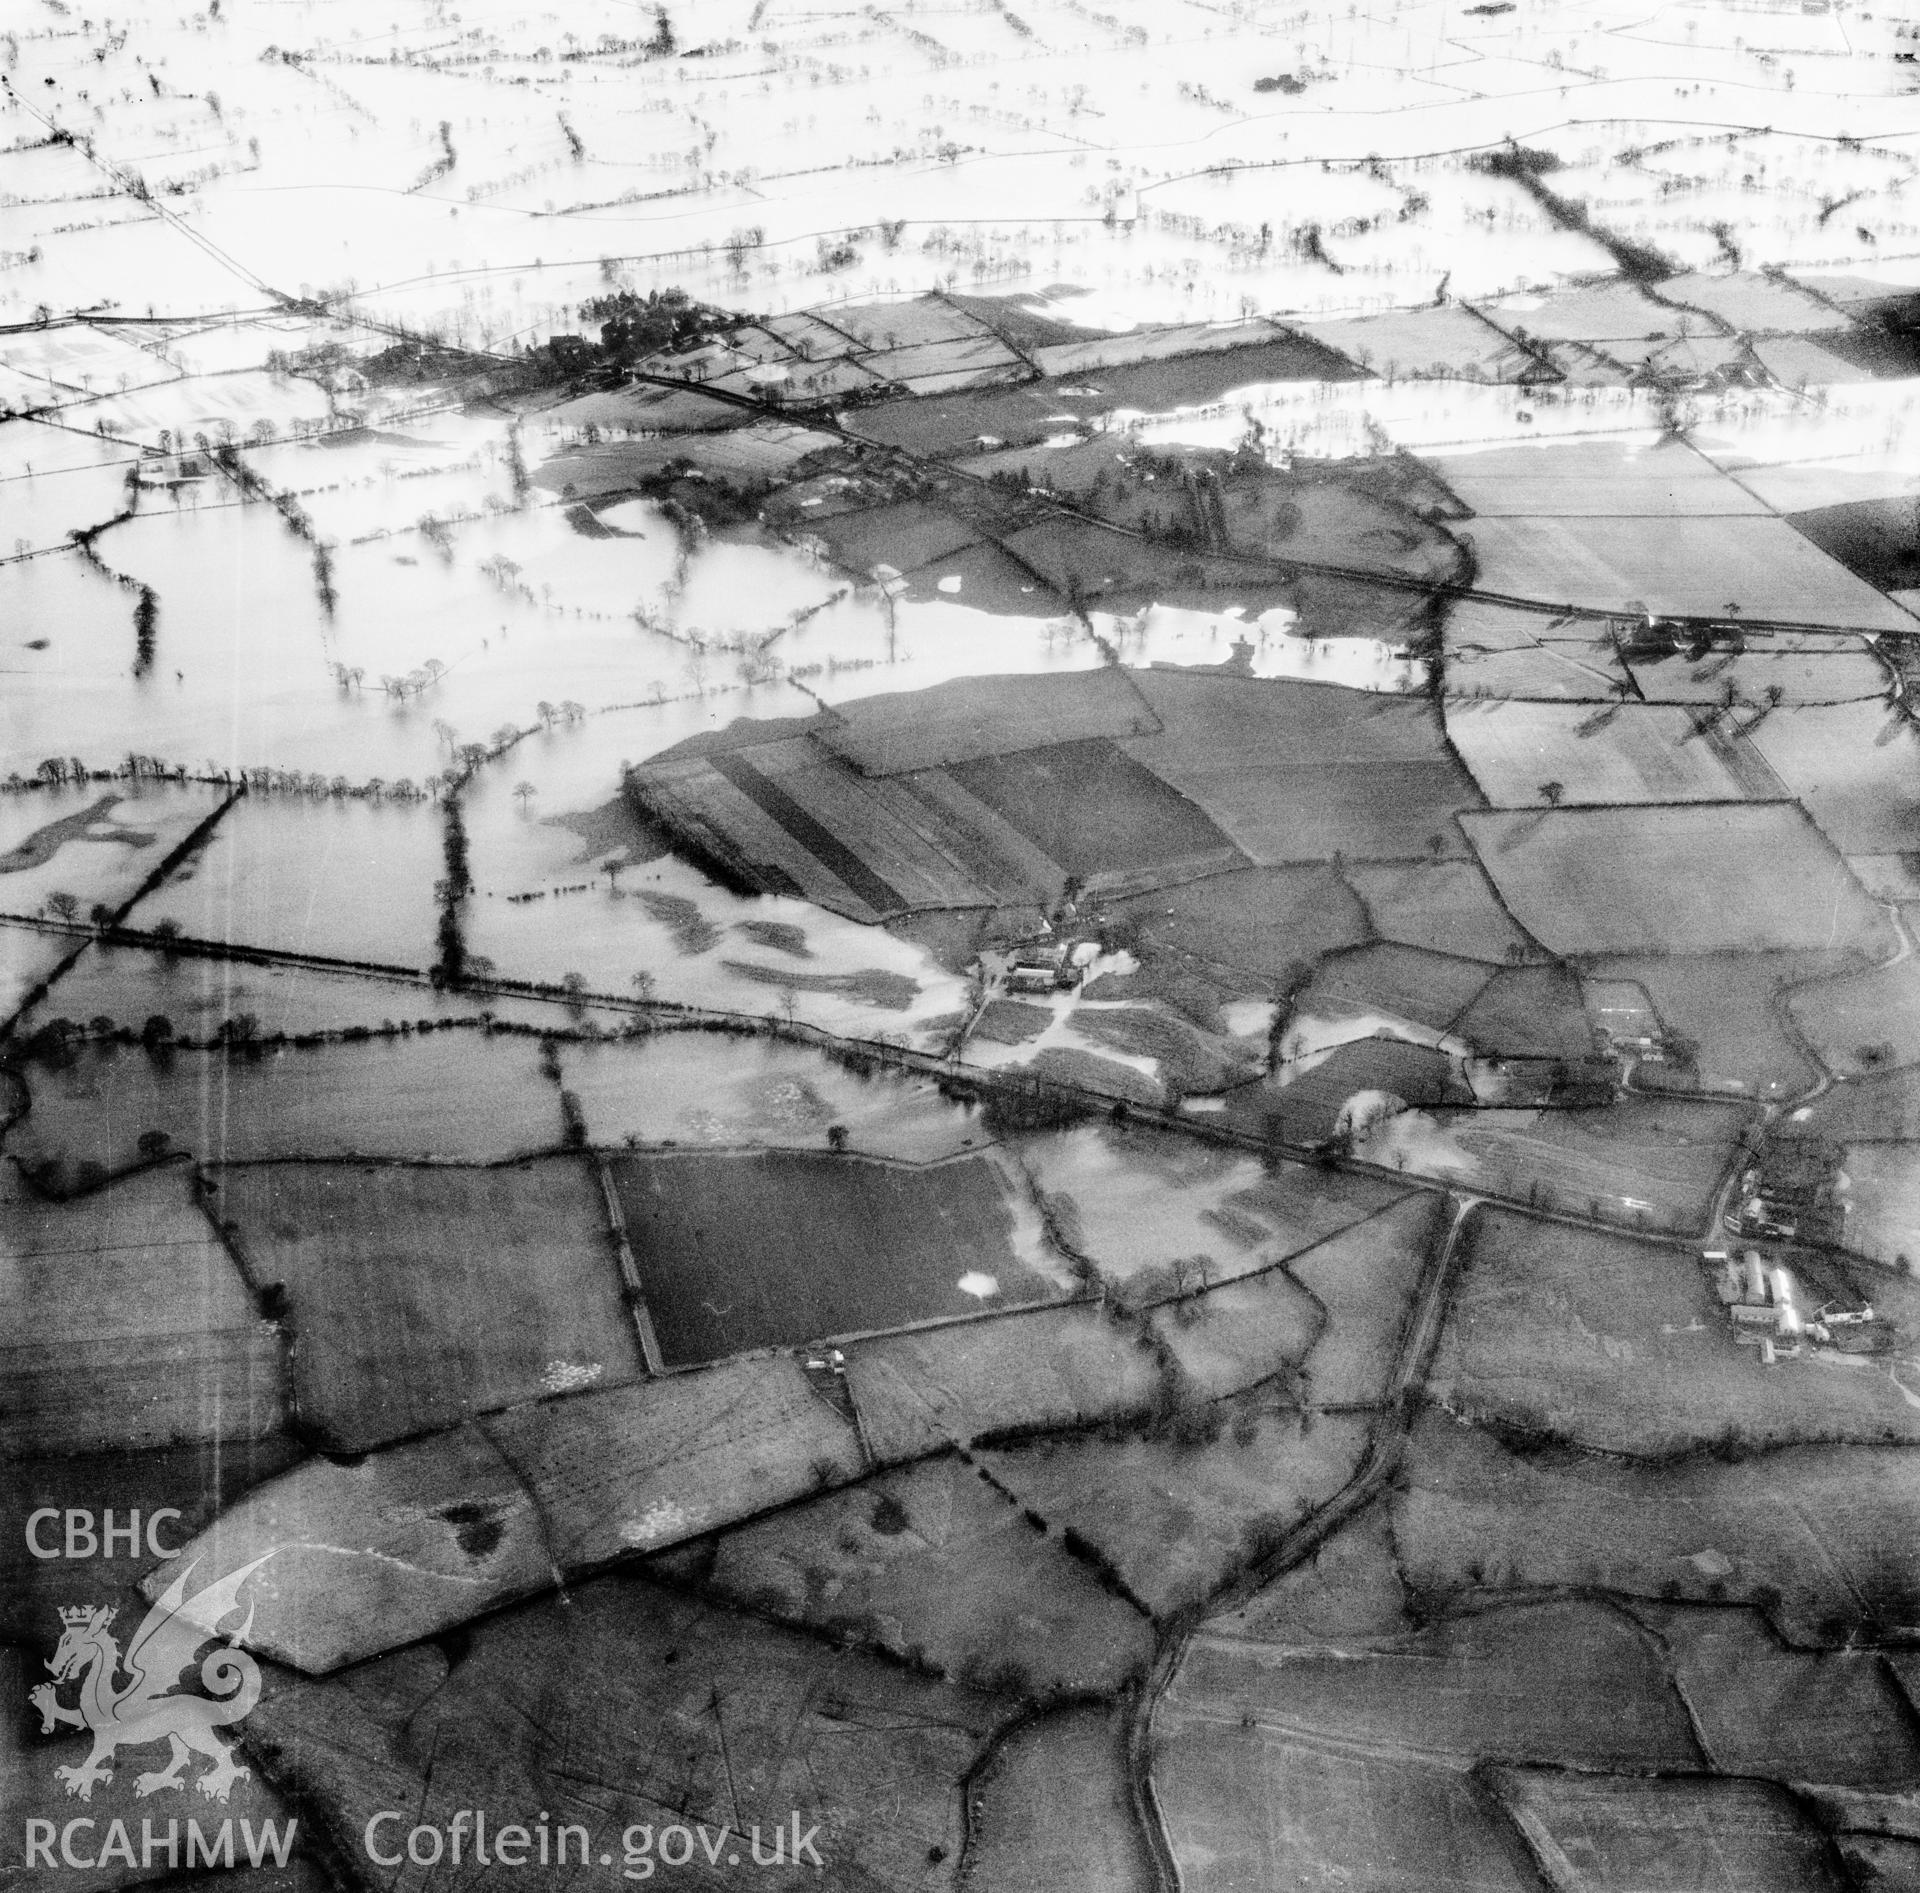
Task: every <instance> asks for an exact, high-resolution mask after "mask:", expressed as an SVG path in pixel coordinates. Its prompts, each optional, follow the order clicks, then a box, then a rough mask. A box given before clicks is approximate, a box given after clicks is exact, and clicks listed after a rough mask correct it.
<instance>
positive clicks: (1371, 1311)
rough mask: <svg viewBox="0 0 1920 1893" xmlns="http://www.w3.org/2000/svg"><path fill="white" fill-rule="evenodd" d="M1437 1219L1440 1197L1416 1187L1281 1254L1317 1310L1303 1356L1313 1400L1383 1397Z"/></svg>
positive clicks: (1349, 1402) (1435, 1237)
mask: <svg viewBox="0 0 1920 1893" xmlns="http://www.w3.org/2000/svg"><path fill="white" fill-rule="evenodd" d="M1445 1219H1446V1205H1445V1202H1444V1200H1443V1199H1442V1198H1440V1197H1439V1196H1437V1195H1434V1194H1433V1193H1431V1192H1428V1191H1421V1192H1419V1193H1418V1194H1416V1195H1413V1196H1409V1197H1405V1198H1403V1199H1402V1200H1401V1201H1400V1202H1399V1203H1396V1204H1394V1205H1393V1206H1392V1207H1391V1208H1389V1209H1387V1210H1386V1211H1384V1212H1383V1213H1382V1214H1380V1215H1378V1216H1373V1217H1370V1218H1369V1219H1368V1220H1367V1221H1366V1222H1363V1223H1359V1224H1356V1225H1355V1226H1354V1227H1353V1228H1351V1229H1347V1230H1343V1231H1341V1232H1340V1233H1339V1234H1337V1235H1334V1236H1331V1237H1329V1238H1328V1239H1327V1240H1326V1241H1325V1242H1320V1243H1316V1244H1315V1245H1314V1246H1313V1247H1312V1248H1311V1249H1308V1250H1306V1251H1304V1252H1303V1253H1302V1254H1299V1255H1296V1256H1292V1257H1290V1258H1289V1259H1288V1262H1287V1273H1288V1274H1289V1275H1291V1276H1292V1277H1293V1279H1294V1280H1295V1281H1296V1282H1298V1283H1299V1284H1300V1286H1301V1287H1302V1288H1304V1289H1305V1290H1306V1291H1307V1293H1308V1294H1310V1295H1311V1296H1312V1297H1313V1298H1314V1300H1315V1301H1317V1302H1318V1303H1319V1304H1320V1306H1321V1308H1322V1309H1323V1310H1324V1311H1325V1320H1324V1322H1323V1324H1322V1326H1321V1329H1320V1333H1319V1336H1318V1338H1317V1339H1316V1340H1315V1341H1314V1344H1313V1348H1312V1351H1311V1352H1310V1353H1309V1354H1308V1356H1307V1361H1306V1375H1307V1392H1308V1395H1309V1396H1310V1397H1311V1399H1312V1401H1313V1403H1314V1405H1315V1406H1318V1407H1345V1406H1371V1405H1373V1404H1375V1403H1376V1402H1378V1401H1380V1400H1383V1399H1384V1398H1385V1397H1386V1395H1387V1390H1388V1383H1389V1380H1390V1378H1391V1376H1392V1373H1393V1367H1394V1363H1395V1361H1396V1360H1397V1359H1398V1357H1399V1350H1400V1341H1401V1335H1402V1331H1403V1329H1404V1327H1405V1324H1406V1317H1407V1311H1408V1310H1409V1309H1410V1308H1411V1307H1412V1305H1413V1297H1414V1295H1415V1293H1416V1291H1417V1290H1418V1288H1419V1285H1420V1277H1421V1274H1422V1271H1423V1270H1424V1268H1425V1266H1426V1262H1427V1258H1428V1256H1429V1255H1430V1253H1431V1252H1432V1249H1433V1245H1434V1244H1435V1243H1436V1242H1438V1241H1439V1240H1440V1236H1441V1232H1442V1229H1443V1226H1444V1223H1445Z"/></svg>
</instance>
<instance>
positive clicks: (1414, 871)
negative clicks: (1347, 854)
mask: <svg viewBox="0 0 1920 1893" xmlns="http://www.w3.org/2000/svg"><path fill="white" fill-rule="evenodd" d="M1345 879H1346V883H1347V885H1348V886H1349V887H1350V888H1352V889H1353V891H1354V893H1356V894H1357V895H1358V896H1359V897H1360V899H1361V901H1362V902H1363V903H1364V905H1365V907H1366V910H1367V917H1368V919H1369V920H1370V921H1371V922H1372V923H1373V930H1374V932H1375V933H1376V934H1377V935H1379V937H1380V938H1381V939H1382V940H1389V941H1393V942H1395V943H1397V944H1399V945H1402V946H1411V947H1421V948H1425V949H1426V950H1428V951H1429V952H1434V953H1446V954H1453V955H1457V956H1460V957H1462V958H1466V959H1475V960H1491V961H1493V962H1494V963H1495V964H1498V963H1500V962H1501V961H1503V960H1505V958H1506V957H1507V950H1508V949H1509V948H1510V947H1516V946H1520V945H1522V944H1524V941H1525V936H1524V935H1523V934H1522V933H1521V931H1520V929H1519V928H1518V927H1516V926H1515V925H1514V924H1513V921H1512V920H1511V919H1510V918H1509V917H1508V914H1507V911H1506V909H1505V908H1504V907H1502V906H1501V905H1500V897H1499V896H1498V895H1497V894H1496V893H1495V892H1494V890H1493V883H1492V882H1491V881H1489V880H1488V879H1487V877H1486V874H1485V871H1484V870H1483V869H1482V868H1481V866H1480V864H1479V862H1477V861H1424V862H1421V863H1420V864H1419V865H1418V866H1399V865H1396V864H1391V863H1385V862H1358V863H1355V864H1354V865H1352V866H1351V867H1349V868H1347V869H1346V870H1345Z"/></svg>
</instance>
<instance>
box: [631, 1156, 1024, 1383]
mask: <svg viewBox="0 0 1920 1893" xmlns="http://www.w3.org/2000/svg"><path fill="white" fill-rule="evenodd" d="M610 1167H611V1169H612V1172H613V1176H614V1183H615V1187H616V1188H617V1190H618V1191H619V1195H620V1206H621V1209H622V1211H623V1213H624V1214H625V1216H626V1221H627V1233H628V1237H629V1240H630V1241H631V1242H632V1245H633V1254H634V1260H635V1262H636V1263H637V1264H638V1266H639V1270H640V1279H641V1282H642V1284H643V1285H644V1287H645V1290H646V1297H647V1308H648V1312H649V1313H650V1314H651V1315H652V1317H653V1324H654V1328H655V1331H656V1332H657V1334H658V1335H659V1338H660V1351H661V1354H662V1356H663V1358H664V1359H665V1360H666V1361H667V1363H668V1364H669V1365H670V1366H676V1367H682V1366H688V1365H690V1364H692V1363H694V1362H696V1361H708V1360H716V1359H718V1358H719V1357H720V1356H722V1355H726V1354H738V1353H742V1352H744V1351H746V1350H747V1349H749V1348H760V1347H787V1346H793V1345H796V1344H798V1343H801V1342H805V1341H812V1340H820V1339H823V1338H825V1337H827V1336H830V1335H837V1334H854V1333H860V1332H864V1331H867V1330H870V1329H876V1328H897V1327H903V1326H905V1325H906V1324H907V1323H909V1322H914V1321H925V1320H929V1319H932V1318H934V1317H937V1316H941V1315H964V1314H973V1313H977V1312H979V1310H980V1309H981V1308H982V1307H983V1306H992V1307H1004V1306H1006V1305H1007V1304H1008V1303H1011V1302H1022V1301H1040V1300H1045V1299H1047V1298H1048V1297H1050V1296H1051V1295H1052V1294H1053V1293H1054V1290H1053V1288H1052V1286H1051V1285H1050V1284H1049V1283H1048V1282H1046V1281H1045V1280H1044V1279H1042V1278H1041V1277H1040V1276H1038V1275H1036V1274H1034V1273H1033V1272H1032V1271H1031V1270H1029V1269H1027V1268H1026V1267H1025V1266H1024V1265H1023V1264H1022V1263H1021V1262H1020V1260H1019V1258H1018V1256H1017V1255H1016V1253H1015V1250H1014V1246H1013V1238H1014V1219H1013V1209H1012V1206H1011V1205H1010V1203H1009V1201H1008V1191H1009V1189H1010V1187H1011V1186H1010V1185H1009V1184H1008V1183H1007V1182H1006V1181H1005V1179H1004V1178H1003V1177H1002V1175H1001V1173H1000V1171H999V1170H998V1169H997V1168H996V1167H995V1166H994V1165H993V1164H992V1163H991V1162H990V1161H989V1160H988V1159H986V1158H983V1157H965V1158H961V1159H959V1160H958V1161H957V1162H952V1163H943V1164H928V1165H922V1166H907V1165H896V1164H885V1163H874V1162H871V1161H869V1160H868V1159H866V1158H862V1157H853V1156H831V1155H821V1156H814V1155H812V1154H810V1153H804V1152H799V1151H761V1152H758V1153H756V1154H754V1155H743V1156H708V1155H705V1154H699V1155H696V1154H693V1153H687V1154H673V1155H667V1154H660V1155H652V1156H644V1157H622V1158H618V1159H616V1160H615V1161H614V1162H613V1164H612V1165H611V1166H610ZM969 1273H982V1274H988V1275H991V1276H993V1278H994V1279H995V1281H996V1282H997V1283H998V1284H999V1293H998V1294H997V1295H994V1296H992V1297H990V1298H988V1299H985V1300H983V1299H982V1298H981V1297H978V1296H973V1295H968V1294H966V1293H964V1292H963V1291H962V1290H961V1289H960V1288H959V1287H958V1286H957V1284H958V1282H959V1280H960V1278H961V1276H963V1275H966V1274H969Z"/></svg>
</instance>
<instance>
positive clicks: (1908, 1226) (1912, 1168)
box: [1840, 1143, 1920, 1270]
mask: <svg viewBox="0 0 1920 1893" xmlns="http://www.w3.org/2000/svg"><path fill="white" fill-rule="evenodd" d="M1841 1172H1842V1174H1843V1175H1844V1176H1845V1178H1846V1184H1845V1186H1844V1188H1843V1190H1842V1192H1841V1198H1840V1200H1841V1203H1842V1205H1843V1207H1844V1209H1845V1212H1846V1219H1847V1220H1846V1228H1845V1234H1844V1236H1843V1240H1844V1241H1845V1243H1846V1245H1847V1247H1848V1248H1849V1249H1853V1250H1856V1251H1858V1252H1859V1253H1860V1254H1862V1255H1870V1256H1873V1257H1875V1258H1877V1259H1878V1260H1880V1261H1882V1262H1897V1263H1899V1264H1900V1266H1902V1267H1904V1268H1907V1269H1909V1270H1910V1269H1911V1267H1912V1259H1913V1258H1914V1257H1916V1256H1920V1147H1917V1146H1915V1145H1912V1144H1887V1143H1872V1144H1849V1145H1847V1147H1846V1155H1845V1156H1844V1157H1843V1158H1842V1159H1841Z"/></svg>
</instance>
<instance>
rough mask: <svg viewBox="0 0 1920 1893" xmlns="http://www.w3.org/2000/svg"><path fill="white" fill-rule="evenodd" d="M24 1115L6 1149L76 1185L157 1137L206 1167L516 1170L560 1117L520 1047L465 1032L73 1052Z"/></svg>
mask: <svg viewBox="0 0 1920 1893" xmlns="http://www.w3.org/2000/svg"><path fill="white" fill-rule="evenodd" d="M29 1083H30V1085H31V1088H32V1092H33V1109H32V1111H31V1112H30V1113H29V1114H28V1116H27V1118H26V1119H25V1121H24V1122H23V1123H22V1124H21V1125H20V1127H19V1128H18V1129H17V1130H15V1131H14V1132H13V1133H12V1134H11V1137H10V1139H9V1142H10V1145H11V1147H12V1148H13V1150H14V1152H15V1153H16V1154H17V1155H18V1156H20V1157H21V1158H22V1159H23V1160H25V1161H28V1162H39V1161H45V1160H48V1159H54V1160H57V1161H59V1162H60V1163H62V1164H63V1165H65V1166H66V1169H65V1176H66V1181H67V1183H68V1184H69V1185H71V1184H72V1183H73V1182H74V1181H75V1180H76V1179H77V1177H78V1176H79V1166H80V1165H82V1164H87V1163H93V1164H98V1165H99V1166H101V1167H102V1168H103V1169H104V1170H106V1171H107V1172H109V1173H111V1172H115V1171H119V1170H124V1169H126V1168H128V1167H129V1166H130V1165H132V1164H134V1163H136V1162H138V1161H140V1151H139V1140H140V1138H141V1137H142V1136H143V1135H144V1134H145V1133H146V1132H148V1131H164V1132H165V1133H166V1135H167V1137H168V1140H169V1142H170V1144H171V1146H172V1147H173V1148H174V1149H175V1150H186V1151H191V1152H192V1153H193V1154H194V1155H195V1156H196V1157H198V1158H199V1159H200V1160H201V1161H202V1162H203V1163H225V1162H241V1161H248V1160H252V1159H256V1158H261V1157H296V1156H313V1157H467V1158H481V1159H485V1158H491V1157H511V1156H516V1155H518V1154H520V1153H521V1152H523V1151H531V1150H547V1149H551V1148H552V1147H553V1146H554V1145H556V1144H557V1143H559V1141H560V1134H561V1130H562V1125H561V1119H560V1106H559V1100H558V1096H557V1094H556V1093H555V1092H554V1090H553V1088H552V1086H551V1085H549V1084H547V1083H546V1081H545V1080H544V1079H543V1078H542V1077H541V1076H540V1059H539V1049H538V1047H537V1045H536V1044H535V1042H534V1041H533V1040H531V1039H526V1038H519V1037H514V1038H508V1037H504V1036H499V1037H488V1036H486V1035H484V1034H482V1033H479V1032H475V1031H470V1030H463V1031H458V1032H450V1033H446V1034H444V1035H442V1036H439V1037H435V1038H429V1039H424V1040H423V1039H419V1038H414V1039H377V1040H373V1041H370V1042H369V1043H366V1044H334V1045H318V1046H312V1047H305V1048H300V1047H295V1048H290V1049H284V1050H266V1051H262V1052H261V1053H260V1054H259V1055H258V1056H250V1055H248V1054H247V1053H244V1052H240V1053H235V1054H233V1055H231V1056H223V1055H221V1054H220V1053H218V1052H175V1053H173V1054H171V1055H170V1056H162V1057H158V1058H156V1057H154V1056H152V1055H150V1054H149V1053H147V1052H146V1051H144V1050H140V1049H138V1048H134V1049H121V1048H107V1047H101V1048H94V1047H86V1048H84V1049H82V1051H81V1052H80V1054H79V1056H78V1057H77V1058H76V1059H75V1061H74V1062H73V1063H72V1064H71V1065H69V1066H67V1067H65V1068H64V1069H62V1070H57V1071H49V1070H47V1069H46V1068H44V1067H36V1068H35V1069H34V1071H33V1073H32V1075H31V1078H30V1080H29Z"/></svg>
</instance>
